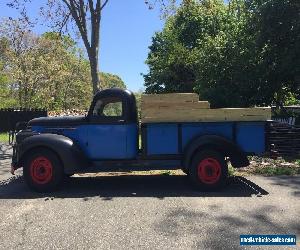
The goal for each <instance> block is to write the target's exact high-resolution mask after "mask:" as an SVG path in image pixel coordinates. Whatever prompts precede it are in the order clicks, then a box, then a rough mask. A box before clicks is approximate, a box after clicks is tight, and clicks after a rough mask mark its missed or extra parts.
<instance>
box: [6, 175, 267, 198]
mask: <svg viewBox="0 0 300 250" xmlns="http://www.w3.org/2000/svg"><path fill="white" fill-rule="evenodd" d="M267 194H268V192H267V191H266V190H264V189H263V188H261V187H259V186H258V185H256V184H255V183H253V182H251V181H250V180H248V179H246V178H243V177H231V178H229V180H228V185H227V186H226V187H225V188H224V189H223V190H221V191H218V192H200V191H196V190H194V189H193V187H192V186H191V185H190V183H189V180H188V177H187V176H184V175H182V176H181V175H180V176H176V175H173V176H172V175H170V176H164V175H122V176H101V177H71V178H69V179H68V181H67V182H66V183H65V184H64V185H63V186H62V188H61V189H60V190H59V191H56V192H53V193H47V194H39V193H34V192H31V191H30V190H29V189H28V187H27V186H26V185H25V183H24V181H23V177H21V176H19V177H12V178H10V179H9V180H6V181H2V182H0V198H1V199H30V198H42V197H55V198H84V200H89V199H90V198H92V197H97V196H98V197H100V198H102V199H104V200H112V199H113V198H114V197H156V198H159V199H163V198H164V197H250V196H252V195H256V196H262V195H267Z"/></svg>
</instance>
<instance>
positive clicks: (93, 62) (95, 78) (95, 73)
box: [89, 53, 100, 95]
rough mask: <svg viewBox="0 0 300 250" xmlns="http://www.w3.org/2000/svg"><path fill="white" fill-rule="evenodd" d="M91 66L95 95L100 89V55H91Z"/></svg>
mask: <svg viewBox="0 0 300 250" xmlns="http://www.w3.org/2000/svg"><path fill="white" fill-rule="evenodd" d="M89 59H90V67H91V77H92V85H93V95H95V94H96V93H97V92H98V90H99V82H100V81H99V75H98V56H97V55H95V54H93V53H92V55H90V56H89Z"/></svg>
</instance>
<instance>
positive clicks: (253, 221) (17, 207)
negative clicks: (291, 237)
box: [0, 145, 300, 249]
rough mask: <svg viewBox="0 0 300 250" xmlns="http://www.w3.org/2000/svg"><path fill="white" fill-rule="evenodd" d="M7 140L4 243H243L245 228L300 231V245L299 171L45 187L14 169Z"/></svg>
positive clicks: (2, 177)
mask: <svg viewBox="0 0 300 250" xmlns="http://www.w3.org/2000/svg"><path fill="white" fill-rule="evenodd" d="M0 146H1V147H0V151H1V153H0V239H1V244H0V248H1V249H56V248H59V249H66V248H68V249H91V248H92V249H124V248H127V249H194V248H198V249H238V248H240V246H239V235H240V234H296V235H297V240H298V247H299V246H300V244H299V239H300V217H299V214H300V176H294V177H287V176H281V177H259V176H253V177H247V178H237V177H235V178H231V179H230V180H229V183H228V186H227V187H226V188H225V189H224V190H223V191H222V192H216V193H206V192H196V191H194V190H193V189H192V188H191V187H190V185H189V182H188V179H187V177H186V176H184V175H182V176H162V175H154V176H147V175H140V176H139V175H138V176H131V175H124V176H100V177H91V176H77V177H72V178H71V179H70V181H69V182H68V183H66V184H65V185H64V187H63V189H62V190H61V191H58V192H56V193H52V194H50V195H49V194H46V195H43V194H37V193H33V192H31V191H30V190H28V188H27V187H26V185H25V184H24V182H23V179H22V175H21V171H20V170H18V171H17V173H18V175H17V176H16V177H12V176H11V175H10V174H9V164H10V153H11V151H10V149H8V148H7V147H6V146H3V145H0ZM270 249H274V248H273V247H271V248H270ZM280 249H281V248H280Z"/></svg>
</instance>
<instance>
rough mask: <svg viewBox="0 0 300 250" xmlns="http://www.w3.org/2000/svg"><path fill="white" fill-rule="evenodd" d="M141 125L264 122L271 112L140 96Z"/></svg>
mask: <svg viewBox="0 0 300 250" xmlns="http://www.w3.org/2000/svg"><path fill="white" fill-rule="evenodd" d="M141 111H142V116H141V118H142V122H143V123H152V122H216V121H266V120H269V119H271V108H269V107H266V108H222V109H210V104H209V102H208V101H199V96H198V95H197V94H195V93H174V94H156V95H142V99H141Z"/></svg>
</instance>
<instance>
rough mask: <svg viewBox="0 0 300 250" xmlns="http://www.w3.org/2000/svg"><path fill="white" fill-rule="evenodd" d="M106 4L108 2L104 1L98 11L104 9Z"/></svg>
mask: <svg viewBox="0 0 300 250" xmlns="http://www.w3.org/2000/svg"><path fill="white" fill-rule="evenodd" d="M107 3H108V0H105V2H104V3H103V4H102V6H101V7H100V11H101V10H103V9H104V7H105V5H106V4H107Z"/></svg>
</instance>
